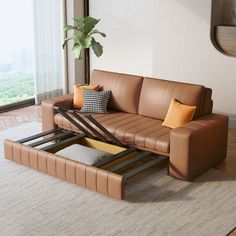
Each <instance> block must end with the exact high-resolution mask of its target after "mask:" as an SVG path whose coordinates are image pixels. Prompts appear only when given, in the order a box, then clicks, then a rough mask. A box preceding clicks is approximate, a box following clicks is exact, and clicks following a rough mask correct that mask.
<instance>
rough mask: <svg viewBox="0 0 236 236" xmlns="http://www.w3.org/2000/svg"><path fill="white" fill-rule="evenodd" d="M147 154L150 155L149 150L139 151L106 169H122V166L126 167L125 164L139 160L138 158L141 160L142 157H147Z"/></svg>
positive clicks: (113, 170) (112, 170)
mask: <svg viewBox="0 0 236 236" xmlns="http://www.w3.org/2000/svg"><path fill="white" fill-rule="evenodd" d="M149 155H151V152H146V151H143V152H139V153H138V154H137V156H135V157H133V158H130V159H129V160H126V161H123V162H121V163H119V164H117V165H115V166H113V167H111V168H110V169H108V170H109V171H111V172H115V171H118V170H120V169H122V168H124V167H126V166H128V165H130V164H132V163H134V162H136V161H139V160H141V159H143V158H144V157H147V156H149Z"/></svg>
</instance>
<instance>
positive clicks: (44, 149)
mask: <svg viewBox="0 0 236 236" xmlns="http://www.w3.org/2000/svg"><path fill="white" fill-rule="evenodd" d="M84 136H85V134H82V133H81V134H76V135H75V136H73V137H71V138H68V139H64V140H62V141H60V142H57V143H54V144H51V145H49V146H47V147H43V148H40V149H41V150H43V151H48V150H50V149H53V148H56V147H58V146H61V145H63V144H66V143H70V142H73V141H76V140H79V139H80V138H82V137H84Z"/></svg>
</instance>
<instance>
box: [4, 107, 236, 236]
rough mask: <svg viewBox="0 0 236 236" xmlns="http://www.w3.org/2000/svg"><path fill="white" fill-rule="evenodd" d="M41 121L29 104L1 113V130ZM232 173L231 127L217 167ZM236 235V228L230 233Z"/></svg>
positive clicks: (235, 156) (235, 143) (234, 141)
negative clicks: (220, 161)
mask: <svg viewBox="0 0 236 236" xmlns="http://www.w3.org/2000/svg"><path fill="white" fill-rule="evenodd" d="M32 121H41V107H40V106H29V107H25V108H21V109H16V110H13V111H9V112H5V113H0V131H1V130H4V129H7V128H10V127H13V126H18V125H20V124H23V123H27V122H32ZM216 168H217V169H220V170H223V171H225V172H227V173H230V174H236V130H235V129H229V135H228V153H227V158H226V160H225V162H224V163H222V164H220V165H219V166H217V167H216ZM230 236H236V229H235V230H234V231H233V232H232V233H231V234H230Z"/></svg>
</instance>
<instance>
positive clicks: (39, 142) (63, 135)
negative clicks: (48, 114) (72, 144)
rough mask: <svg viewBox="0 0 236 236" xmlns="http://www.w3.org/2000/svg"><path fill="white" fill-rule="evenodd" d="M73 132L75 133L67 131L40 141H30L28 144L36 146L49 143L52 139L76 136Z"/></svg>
mask: <svg viewBox="0 0 236 236" xmlns="http://www.w3.org/2000/svg"><path fill="white" fill-rule="evenodd" d="M73 133H74V132H73V131H66V132H63V133H60V134H58V135H55V136H52V137H50V138H47V139H43V140H39V141H37V142H34V143H30V144H29V145H28V146H29V147H36V146H40V145H42V144H44V143H48V142H50V141H54V140H59V139H62V138H68V137H70V136H74V135H73Z"/></svg>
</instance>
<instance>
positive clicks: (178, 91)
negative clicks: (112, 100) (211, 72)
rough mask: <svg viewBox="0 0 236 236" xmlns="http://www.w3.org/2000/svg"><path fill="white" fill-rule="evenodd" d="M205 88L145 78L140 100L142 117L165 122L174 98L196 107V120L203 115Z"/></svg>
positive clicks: (139, 110)
mask: <svg viewBox="0 0 236 236" xmlns="http://www.w3.org/2000/svg"><path fill="white" fill-rule="evenodd" d="M203 91H204V87H203V86H201V85H194V84H187V83H180V82H174V81H167V80H160V79H154V78H144V79H143V85H142V89H141V94H140V99H139V109H138V113H139V114H140V115H144V116H148V117H152V118H157V119H161V120H164V119H165V117H166V114H167V111H168V108H169V105H170V102H171V99H172V98H176V99H177V100H179V101H180V102H181V103H184V104H186V105H190V106H196V107H197V108H196V112H195V115H194V118H197V117H199V116H200V115H201V112H202V111H201V110H202V107H201V106H202V97H203Z"/></svg>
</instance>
